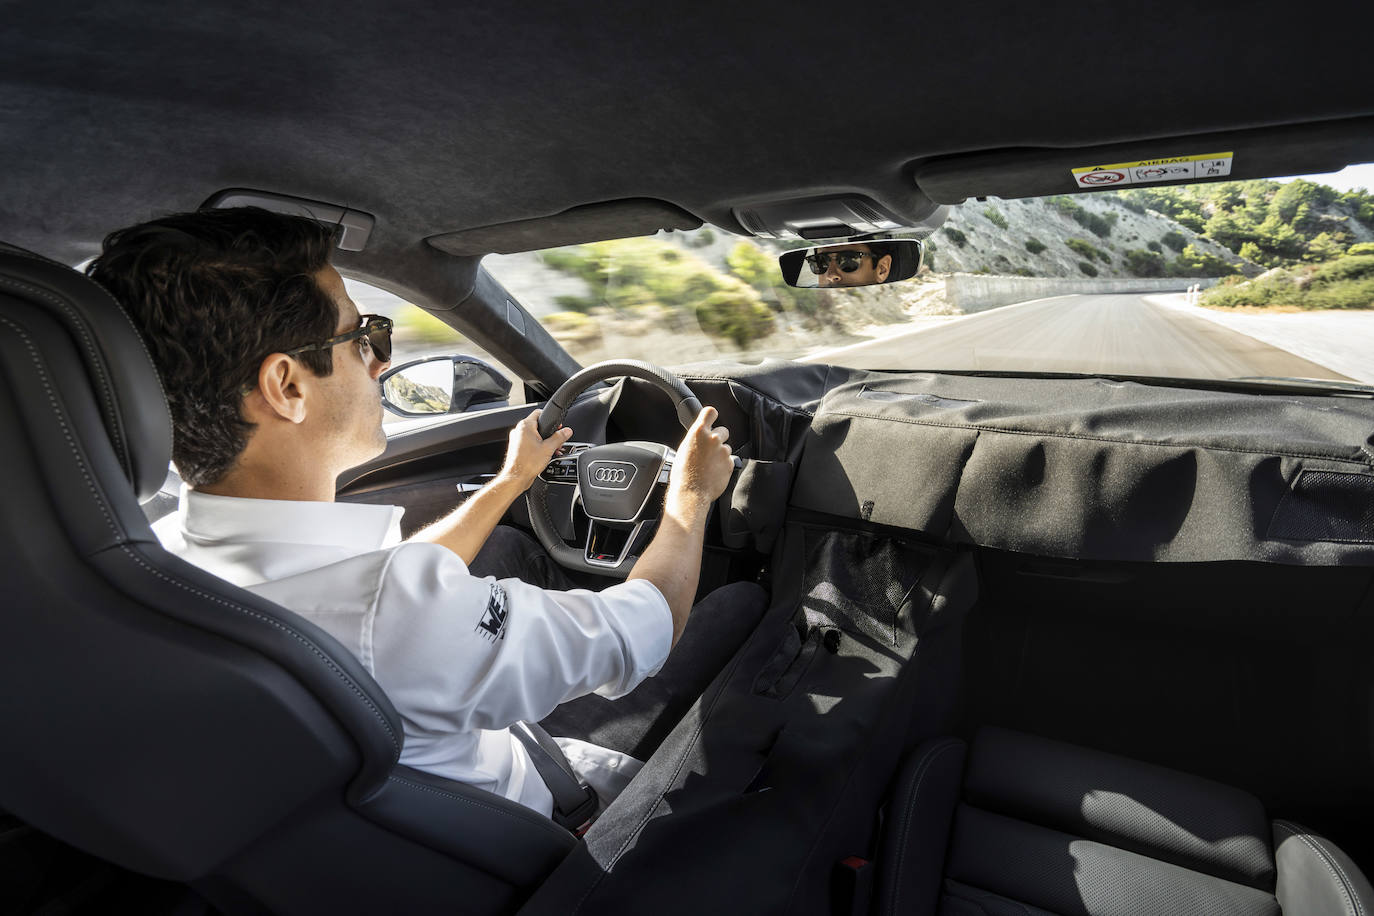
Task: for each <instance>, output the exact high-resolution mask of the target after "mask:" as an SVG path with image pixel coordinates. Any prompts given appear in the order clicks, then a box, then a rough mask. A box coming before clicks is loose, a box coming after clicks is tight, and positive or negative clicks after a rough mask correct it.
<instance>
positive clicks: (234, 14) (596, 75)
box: [0, 0, 1374, 275]
mask: <svg viewBox="0 0 1374 916" xmlns="http://www.w3.org/2000/svg"><path fill="white" fill-rule="evenodd" d="M5 13H6V19H7V23H6V27H5V29H4V30H3V31H2V32H0V113H2V115H3V124H4V129H3V131H0V168H2V169H3V174H4V184H5V192H4V194H3V195H2V196H0V240H4V241H7V242H10V243H13V244H17V245H20V246H24V247H29V248H32V249H34V250H37V251H39V252H41V253H43V254H47V255H50V256H52V257H56V258H58V259H61V260H64V261H66V262H68V263H74V262H76V261H79V260H81V259H83V258H85V257H89V256H90V255H92V254H94V253H95V251H96V250H97V249H98V242H99V239H100V238H101V237H102V236H103V235H104V234H105V233H106V232H108V231H109V230H111V229H113V228H116V227H118V226H121V225H126V224H128V223H130V222H133V221H136V220H139V219H144V218H148V217H149V216H152V215H155V214H158V213H165V212H171V211H177V210H184V209H192V208H195V207H197V206H199V205H200V204H201V203H202V202H204V201H205V200H206V199H207V198H208V197H210V196H211V195H212V194H213V193H214V192H216V191H219V190H221V189H225V188H252V189H259V190H265V191H272V192H278V193H286V194H293V195H297V196H300V197H304V198H309V199H313V200H318V201H326V202H330V203H334V204H340V205H343V206H347V207H352V208H354V209H358V210H363V211H366V212H369V213H372V214H375V215H376V216H377V217H378V227H377V230H376V232H375V233H374V243H373V244H371V245H370V246H369V251H368V252H365V253H364V254H363V255H361V256H360V261H361V263H364V264H366V263H367V261H368V260H369V259H371V260H372V261H374V262H375V263H373V264H371V265H370V267H371V271H370V272H374V273H378V274H382V275H385V274H386V273H388V272H389V271H388V270H387V269H386V262H387V260H388V259H391V258H394V257H395V256H396V253H398V252H402V251H406V250H409V251H411V252H414V251H416V249H418V248H420V247H427V246H423V242H424V240H425V239H428V238H432V237H433V236H435V235H438V234H443V233H461V232H463V231H464V230H471V229H474V228H480V227H493V226H498V227H499V224H503V223H510V222H512V221H519V220H531V219H535V220H537V221H536V222H533V223H523V224H521V226H520V227H519V230H520V231H519V232H518V233H514V234H512V233H509V232H508V233H506V234H504V235H503V234H502V233H501V231H500V229H499V228H498V229H496V230H491V231H488V232H487V233H486V234H484V233H482V232H478V233H475V234H471V235H469V236H467V237H464V236H461V235H460V236H458V237H457V238H458V239H459V240H460V241H459V242H455V243H454V244H452V245H451V246H450V247H449V250H450V251H452V252H459V253H466V254H472V253H478V252H480V251H485V250H510V249H511V248H538V247H546V246H547V245H550V244H559V243H565V242H569V241H582V240H590V239H592V238H604V237H611V236H615V235H626V234H635V233H641V232H646V231H651V230H652V229H653V228H655V227H656V226H657V225H672V224H674V223H675V222H676V223H677V224H678V225H692V224H694V223H695V221H696V219H704V220H706V221H708V222H712V223H715V224H717V225H720V226H723V227H725V228H733V229H735V230H738V229H739V225H738V223H737V222H735V220H734V217H733V216H732V214H731V208H732V207H735V206H738V205H740V204H742V203H749V202H759V201H767V200H776V199H781V198H790V197H797V196H807V195H820V194H831V193H837V192H859V193H863V194H866V195H867V196H869V197H871V198H873V199H874V200H876V201H878V202H880V203H882V204H884V205H886V206H888V207H889V208H891V209H893V210H895V211H896V212H898V213H901V214H908V215H911V214H916V215H919V214H921V213H924V212H927V211H929V210H930V209H931V208H932V207H933V204H931V200H935V201H938V202H943V203H954V202H958V201H959V200H961V199H963V198H965V197H969V196H979V195H998V196H1003V197H1015V196H1026V195H1031V194H1045V193H1072V192H1073V191H1074V186H1073V183H1072V181H1071V180H1069V171H1068V170H1069V169H1070V168H1072V167H1074V166H1080V165H1093V164H1098V163H1103V162H1115V161H1123V160H1122V159H1121V158H1103V157H1104V156H1108V157H1125V156H1135V157H1140V158H1144V157H1152V156H1166V155H1192V154H1204V153H1213V152H1219V151H1222V150H1223V149H1224V150H1227V151H1231V150H1234V152H1235V157H1236V158H1235V167H1234V171H1233V173H1232V176H1231V177H1232V178H1244V177H1262V176H1269V175H1278V174H1291V173H1295V172H1299V171H1332V170H1336V169H1339V168H1340V167H1342V166H1344V165H1346V164H1347V162H1352V161H1363V160H1372V159H1374V93H1371V92H1370V90H1369V78H1368V74H1367V65H1366V64H1365V62H1364V60H1363V58H1362V56H1360V55H1359V54H1356V53H1348V52H1346V51H1344V50H1342V46H1341V44H1340V39H1341V36H1343V35H1347V34H1354V35H1367V34H1369V33H1370V31H1371V29H1370V27H1371V26H1374V7H1371V6H1370V5H1369V4H1356V3H1346V4H1332V5H1329V8H1327V9H1325V11H1324V10H1323V8H1322V7H1321V6H1319V5H1306V6H1304V7H1302V8H1301V10H1300V11H1298V8H1296V7H1293V6H1292V5H1290V4H1282V5H1280V4H1278V3H1273V2H1264V3H1250V4H1224V3H1223V4H1212V5H1210V6H1208V5H1204V6H1201V7H1198V6H1189V7H1173V8H1163V7H1147V8H1128V7H1120V6H1117V7H1112V8H1106V7H1103V8H1096V7H1094V6H1091V5H1084V4H1068V3H1047V4H1026V3H1016V4H1012V3H978V4H970V3H946V4H941V5H933V4H915V3H909V4H905V5H902V6H900V7H898V6H894V7H892V8H886V9H885V8H883V7H880V6H872V5H865V6H859V7H846V6H842V5H836V4H819V3H813V2H802V3H798V2H791V3H781V4H766V5H765V4H747V5H746V4H738V3H736V4H731V5H726V4H710V3H693V4H685V3H683V4H664V3H659V4H653V5H645V4H642V3H624V2H620V3H602V4H595V5H586V4H547V3H546V4H540V5H538V6H534V5H530V4H503V5H500V6H499V7H498V6H496V5H492V6H489V7H485V8H484V7H478V6H476V5H460V4H453V3H416V2H412V3H387V4H382V3H364V2H356V0H339V2H332V3H328V4H325V3H319V2H315V0H307V2H299V3H280V2H271V3H268V2H242V0H236V2H233V3H226V2H219V0H215V2H200V3H195V4H183V3H174V2H156V0H142V2H125V3H118V4H106V5H100V6H88V5H81V6H80V7H77V5H75V4H72V3H68V2H54V3H31V4H17V3H16V4H7V5H6V9H5ZM1299 28H1301V32H1300V33H1299V32H1298V31H1296V30H1298V29H1299ZM1324 36H1329V37H1324ZM1170 138H1174V139H1170ZM625 200H628V201H631V203H629V204H625V205H622V206H619V207H616V206H611V207H609V208H606V209H604V210H596V209H593V210H591V211H574V216H578V215H580V216H581V218H580V219H574V220H569V219H568V217H564V218H562V219H561V220H560V218H559V217H557V216H556V215H557V214H560V213H564V212H565V211H568V210H569V209H570V208H575V207H580V206H584V205H588V204H598V203H604V202H614V201H625ZM588 214H590V215H588ZM426 254H427V256H429V255H433V254H434V250H433V248H429V249H428V251H427V253H426ZM393 266H394V265H393Z"/></svg>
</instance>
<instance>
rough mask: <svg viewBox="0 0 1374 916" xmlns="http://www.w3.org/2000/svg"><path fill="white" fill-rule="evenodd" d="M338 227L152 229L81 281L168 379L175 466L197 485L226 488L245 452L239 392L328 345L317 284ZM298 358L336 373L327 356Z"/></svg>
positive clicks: (228, 214) (227, 221)
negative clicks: (293, 354)
mask: <svg viewBox="0 0 1374 916" xmlns="http://www.w3.org/2000/svg"><path fill="white" fill-rule="evenodd" d="M336 233H337V229H336V228H334V227H330V226H326V225H323V224H321V223H317V222H315V221H314V220H310V219H305V218H302V217H297V216H283V215H281V214H279V213H271V212H269V211H267V210H262V209H259V208H257V207H240V208H233V209H225V210H201V211H198V212H195V213H178V214H175V215H172V216H165V217H162V218H161V219H155V220H150V221H149V222H146V223H140V224H138V225H137V226H130V227H129V228H127V229H120V230H118V231H117V232H112V233H110V234H109V235H108V236H106V237H105V242H104V245H103V246H102V248H101V253H100V256H99V257H98V258H96V259H95V260H94V261H92V262H91V264H90V266H89V267H87V268H86V273H87V274H88V275H89V276H90V277H91V278H92V279H94V280H95V281H96V282H97V283H99V284H100V285H101V286H103V287H105V289H107V290H109V291H110V293H111V295H113V296H114V297H115V299H117V300H119V302H120V303H121V304H123V306H124V308H125V309H127V310H128V312H129V315H130V317H131V318H132V319H133V321H134V324H135V325H136V326H137V327H138V329H139V331H140V332H142V334H143V339H144V340H145V341H147V344H148V349H149V351H150V352H151V353H152V356H153V362H154V363H155V364H156V366H157V371H158V373H159V374H160V375H161V376H162V384H163V388H164V389H165V390H166V392H167V401H168V404H169V406H170V408H171V414H172V460H173V461H174V462H175V463H176V466H177V470H178V472H180V474H181V477H182V479H183V480H185V481H186V482H187V483H189V484H190V485H191V486H202V485H205V484H211V483H214V482H216V481H217V480H219V479H221V478H222V477H223V476H224V475H225V474H226V473H228V471H229V470H230V468H232V467H233V466H234V462H236V461H237V460H238V457H239V455H240V454H241V453H242V452H243V449H244V446H246V445H247V444H248V437H249V435H251V433H252V432H253V427H254V424H252V423H250V422H249V421H248V420H246V419H244V416H243V411H242V407H243V397H244V391H245V390H247V389H251V388H252V387H254V386H255V385H256V383H257V372H258V366H259V365H260V363H261V361H262V359H263V358H264V357H265V356H267V355H268V354H269V353H276V352H280V351H283V350H290V349H292V348H295V347H300V346H305V345H306V344H311V343H316V342H318V341H321V340H325V339H327V338H329V337H332V336H333V335H334V334H335V333H336V330H337V327H338V321H339V314H338V309H337V308H336V307H335V305H334V302H333V300H331V299H330V298H329V296H327V295H326V294H325V293H324V291H323V290H322V289H321V288H320V286H319V284H318V283H316V281H315V277H314V274H316V273H317V272H318V271H320V270H322V269H323V268H324V267H326V266H328V264H329V255H330V253H331V251H332V250H333V248H334V239H335V237H336ZM297 359H299V360H300V362H301V363H302V364H304V365H305V366H306V368H308V369H309V370H310V371H311V372H313V373H315V374H316V375H322V376H323V375H329V374H330V373H331V372H332V371H333V370H334V363H333V359H332V356H331V353H330V351H329V350H313V351H308V352H305V353H301V354H300V355H299V356H298V357H297Z"/></svg>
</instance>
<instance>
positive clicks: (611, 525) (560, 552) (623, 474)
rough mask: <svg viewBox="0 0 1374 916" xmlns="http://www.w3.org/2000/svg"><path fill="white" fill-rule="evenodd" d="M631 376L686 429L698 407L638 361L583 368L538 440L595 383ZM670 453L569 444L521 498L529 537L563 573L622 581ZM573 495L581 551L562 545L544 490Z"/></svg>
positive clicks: (555, 400)
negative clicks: (583, 522)
mask: <svg viewBox="0 0 1374 916" xmlns="http://www.w3.org/2000/svg"><path fill="white" fill-rule="evenodd" d="M620 376H630V377H632V378H637V379H643V380H644V381H646V382H648V383H650V384H651V385H653V386H654V387H655V388H658V389H659V390H660V391H662V392H664V393H665V394H667V395H668V396H669V397H670V398H672V399H673V406H674V407H675V408H676V410H677V418H678V422H680V423H681V424H682V428H683V429H690V428H691V426H692V423H693V422H695V421H696V418H697V414H699V413H700V412H701V401H699V400H697V397H696V395H694V394H692V392H691V390H690V389H689V388H688V387H687V386H686V385H685V384H683V382H682V379H680V378H678V377H677V376H676V375H673V374H672V373H671V372H669V371H667V370H666V369H661V368H659V367H658V366H654V365H651V364H649V363H644V362H639V361H638V360H611V361H609V362H604V363H597V364H596V365H593V366H589V367H587V368H586V369H583V370H582V371H581V372H579V373H577V374H576V375H574V376H573V377H572V378H570V379H568V380H567V381H566V382H564V383H563V384H562V385H561V386H560V387H559V389H558V390H557V391H555V392H554V393H553V397H551V398H549V402H548V403H547V404H546V405H545V406H544V409H543V411H542V412H541V413H540V415H539V435H540V436H543V437H544V438H548V437H549V436H551V435H553V432H554V430H556V429H558V425H559V423H561V422H562V420H563V417H564V416H566V415H567V412H568V408H569V407H570V406H571V405H572V402H573V401H574V399H576V398H577V396H578V395H579V394H581V393H582V392H583V391H586V390H587V389H588V388H589V387H591V386H592V385H594V384H595V383H597V382H601V381H605V380H606V379H611V378H618V377H620ZM675 457H676V452H675V451H674V450H673V449H671V448H669V447H668V446H666V445H660V444H659V443H657V442H638V441H635V442H616V443H610V444H607V445H589V444H586V443H574V442H569V443H567V444H566V445H564V446H563V448H562V449H561V450H560V452H559V454H558V456H556V457H555V458H554V459H553V461H551V462H549V466H548V467H546V468H545V469H544V471H543V472H542V473H541V474H540V475H539V477H538V478H536V479H535V481H534V483H533V484H532V485H531V486H530V489H529V492H528V493H527V494H526V496H525V500H526V503H527V505H528V506H529V511H530V522H531V524H533V525H534V533H535V536H536V537H537V538H538V539H539V543H540V544H542V545H543V547H544V549H545V550H547V551H548V552H549V555H550V556H552V557H553V558H554V560H555V561H556V562H557V563H559V564H560V565H561V566H564V567H566V568H568V569H576V570H581V571H582V572H589V573H595V574H597V575H602V576H611V577H614V578H619V579H623V578H625V577H626V576H627V575H629V572H630V568H631V567H632V566H634V562H635V560H636V559H638V557H636V556H634V555H633V550H634V549H635V547H636V545H637V543H638V541H639V538H640V534H641V532H642V531H643V528H644V526H645V525H646V524H648V523H649V522H651V521H654V520H655V519H656V518H657V517H658V511H659V508H660V507H659V506H657V505H655V504H654V501H653V500H651V499H650V497H651V496H653V494H654V487H655V486H656V485H657V484H659V483H666V482H667V481H668V474H669V472H670V471H671V470H672V467H673V459H674V458H675ZM550 486H565V487H576V488H577V493H578V494H580V495H581V497H582V508H583V511H585V512H586V513H587V518H588V519H590V522H591V524H590V527H589V528H588V531H587V541H586V543H585V544H583V545H582V547H581V548H578V547H572V546H570V545H568V544H566V543H564V541H563V538H562V536H561V535H560V534H559V533H558V528H557V526H555V525H554V521H553V516H552V515H550V514H549V487H550Z"/></svg>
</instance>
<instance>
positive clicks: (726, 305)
mask: <svg viewBox="0 0 1374 916" xmlns="http://www.w3.org/2000/svg"><path fill="white" fill-rule="evenodd" d="M713 241H714V239H710V240H708V244H709V243H710V242H713ZM691 242H692V243H693V244H692V247H693V248H704V247H706V246H705V245H702V244H701V243H700V242H699V241H697V240H696V239H692V240H691ZM542 257H543V261H544V263H545V264H546V265H547V266H549V267H552V268H554V269H555V270H558V271H561V272H563V273H565V274H568V275H570V276H573V277H577V278H579V279H581V280H582V281H583V282H584V283H586V285H587V288H588V290H589V292H588V293H587V294H586V295H569V294H564V295H560V296H556V297H555V299H554V301H555V302H557V303H558V305H559V306H561V307H562V308H563V309H565V311H563V312H557V313H554V314H552V315H549V316H547V317H546V318H545V319H544V321H545V323H546V324H547V325H549V326H550V328H551V329H557V330H559V331H561V332H563V333H565V334H569V335H572V336H577V335H579V334H580V335H585V336H587V337H588V338H590V337H591V336H592V335H595V334H596V333H597V331H596V325H597V321H596V319H595V317H594V316H596V315H599V314H603V313H607V312H608V313H610V316H611V317H614V318H617V319H621V320H634V319H644V320H646V321H647V322H649V323H650V324H651V325H653V326H655V329H658V330H662V329H664V326H666V329H668V330H670V331H671V330H674V329H676V330H686V329H688V328H696V329H700V330H701V331H703V332H704V333H706V334H707V335H709V336H711V337H715V338H720V339H724V340H728V341H730V342H731V343H733V344H735V346H737V347H740V348H741V349H743V348H744V347H747V346H748V345H749V344H750V342H752V341H754V340H757V339H759V338H762V337H766V336H768V335H769V334H770V333H772V331H773V330H774V326H775V324H776V320H777V319H776V315H777V313H780V312H784V311H790V310H796V309H804V308H805V306H804V305H803V304H802V303H799V302H798V297H796V296H794V295H793V293H792V290H791V288H789V287H787V286H785V285H783V283H782V277H781V275H779V274H778V270H777V264H776V262H775V260H774V259H773V258H772V257H770V256H769V255H767V254H765V253H764V252H762V251H760V250H759V249H758V248H756V247H754V246H753V245H751V244H749V243H748V242H740V243H738V244H736V245H735V246H734V247H733V248H732V249H730V251H729V253H728V254H727V255H726V258H725V261H726V267H727V269H726V270H724V271H721V270H718V269H716V268H715V267H713V266H712V265H711V264H710V263H708V262H707V261H705V260H703V259H702V258H701V257H698V256H697V255H696V254H695V253H693V252H689V251H686V250H684V249H683V248H681V247H679V246H677V245H674V244H672V243H670V242H666V241H663V240H661V239H657V238H631V239H620V240H617V241H609V242H594V243H592V244H589V245H573V246H569V247H566V248H555V249H552V250H549V251H545V252H543V255H542Z"/></svg>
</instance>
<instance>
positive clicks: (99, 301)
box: [0, 243, 172, 502]
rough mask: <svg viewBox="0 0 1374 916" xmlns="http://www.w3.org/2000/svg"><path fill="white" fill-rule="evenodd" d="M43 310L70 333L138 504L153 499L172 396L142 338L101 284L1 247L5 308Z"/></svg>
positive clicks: (165, 460)
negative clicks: (165, 389) (16, 304)
mask: <svg viewBox="0 0 1374 916" xmlns="http://www.w3.org/2000/svg"><path fill="white" fill-rule="evenodd" d="M7 301H8V302H15V301H17V302H19V303H22V304H23V305H26V306H28V307H31V308H40V309H42V310H44V311H46V312H48V313H49V314H51V315H52V316H53V317H54V318H55V319H57V320H58V321H59V322H60V323H61V324H62V325H63V326H64V327H66V328H67V330H68V332H69V333H70V334H71V337H72V341H73V343H74V345H75V348H76V350H77V352H79V353H80V354H81V359H82V362H83V363H84V364H85V367H86V372H87V376H88V381H89V383H90V385H91V386H92V388H93V392H94V398H95V402H96V403H97V404H98V405H100V415H101V419H102V420H103V421H104V425H105V431H106V433H107V434H108V435H109V438H110V443H111V445H112V446H113V447H114V452H115V454H116V455H117V456H118V458H119V463H120V466H121V467H122V468H123V469H124V475H125V477H127V478H128V480H129V484H130V485H131V486H132V487H133V488H134V492H135V493H137V495H138V500H139V502H145V501H147V500H149V499H151V498H152V497H153V496H154V495H155V494H156V493H157V492H158V488H159V487H161V486H162V483H163V481H164V480H165V479H166V477H167V467H168V465H169V463H170V462H171V458H172V418H171V415H170V414H169V413H168V410H167V396H166V394H165V393H164V392H163V389H162V381H161V380H160V379H159V378H158V374H157V369H156V368H154V366H153V360H152V357H151V356H150V355H149V353H148V348H147V347H146V346H145V345H144V343H143V338H142V337H141V336H140V335H139V333H138V331H137V330H136V329H135V328H134V325H133V322H132V321H130V320H129V316H128V314H127V313H126V312H125V311H124V309H123V308H122V307H120V305H119V303H118V302H116V301H115V300H114V298H113V297H112V296H111V295H110V294H109V293H107V292H106V291H105V290H104V289H103V288H102V287H101V286H100V285H99V284H97V283H96V282H95V281H93V280H91V279H89V278H88V277H86V276H85V275H83V274H81V273H78V272H77V271H75V270H72V269H71V268H70V267H67V266H65V265H63V264H59V263H57V262H56V261H51V260H49V259H47V258H44V257H41V256H39V255H36V254H33V253H32V252H29V251H24V250H23V249H20V248H15V247H13V246H11V245H6V244H4V243H0V310H3V309H4V307H5V303H6V302H7Z"/></svg>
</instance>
